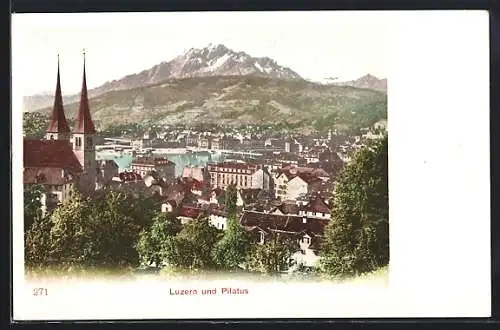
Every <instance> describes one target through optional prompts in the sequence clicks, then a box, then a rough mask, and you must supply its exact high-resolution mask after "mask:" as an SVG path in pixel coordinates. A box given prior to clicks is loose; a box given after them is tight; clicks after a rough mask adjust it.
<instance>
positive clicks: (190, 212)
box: [179, 206, 202, 219]
mask: <svg viewBox="0 0 500 330" xmlns="http://www.w3.org/2000/svg"><path fill="white" fill-rule="evenodd" d="M201 212H202V210H201V209H200V208H197V207H191V206H183V207H181V209H180V211H179V215H180V216H182V217H189V218H193V219H195V218H197V217H198V216H199V215H200V214H201Z"/></svg>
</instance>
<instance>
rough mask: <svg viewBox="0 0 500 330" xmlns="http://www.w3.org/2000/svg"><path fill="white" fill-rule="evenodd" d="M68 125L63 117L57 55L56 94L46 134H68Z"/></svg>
mask: <svg viewBox="0 0 500 330" xmlns="http://www.w3.org/2000/svg"><path fill="white" fill-rule="evenodd" d="M69 132H70V129H69V125H68V121H67V120H66V116H65V115H64V105H63V100H62V93H61V77H60V74H59V54H57V84H56V94H55V99H54V107H53V108H52V118H51V119H50V123H49V126H48V127H47V133H69Z"/></svg>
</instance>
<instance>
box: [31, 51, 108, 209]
mask: <svg viewBox="0 0 500 330" xmlns="http://www.w3.org/2000/svg"><path fill="white" fill-rule="evenodd" d="M75 119H76V120H75V124H74V127H73V128H72V129H71V128H70V127H69V125H68V122H67V120H66V116H65V114H64V106H63V99H62V94H61V81H60V73H59V56H58V61H57V83H56V91H55V100H54V107H53V109H52V116H51V118H50V122H49V125H48V127H47V130H46V134H45V137H44V138H43V139H42V140H29V139H24V141H23V148H24V150H23V156H24V166H23V176H24V178H23V182H24V184H25V185H28V184H40V185H42V186H43V187H44V191H45V192H44V194H43V195H42V210H43V212H44V213H45V212H46V211H48V210H49V209H52V208H53V207H55V206H57V205H58V204H59V203H62V202H64V201H65V200H67V199H68V198H69V197H70V196H71V192H72V190H73V188H76V189H77V190H79V191H80V192H82V193H84V194H91V193H92V192H93V191H95V190H96V189H97V188H98V187H99V185H100V182H99V181H100V178H101V177H102V175H101V167H102V165H104V164H100V162H97V161H96V150H95V139H96V129H95V127H94V123H93V122H92V117H91V115H90V109H89V100H88V96H87V82H86V74H85V53H84V54H83V81H82V90H81V95H80V105H79V108H78V112H77V115H76V118H75Z"/></svg>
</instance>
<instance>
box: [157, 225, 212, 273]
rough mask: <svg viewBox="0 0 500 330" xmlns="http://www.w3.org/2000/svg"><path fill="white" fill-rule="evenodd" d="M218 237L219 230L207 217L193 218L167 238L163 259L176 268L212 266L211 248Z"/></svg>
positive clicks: (206, 267) (205, 267)
mask: <svg viewBox="0 0 500 330" xmlns="http://www.w3.org/2000/svg"><path fill="white" fill-rule="evenodd" d="M219 237H220V232H219V230H218V229H217V228H215V227H214V226H212V224H210V222H209V220H208V218H200V219H196V220H193V221H191V222H189V223H187V224H186V225H184V228H183V229H182V230H181V231H180V233H179V234H177V235H176V236H175V237H170V238H169V239H167V242H166V244H165V250H164V256H165V261H166V263H167V264H169V265H170V266H174V267H177V268H186V269H211V268H213V267H214V263H213V260H212V250H213V248H214V246H215V244H216V243H217V241H218V240H219Z"/></svg>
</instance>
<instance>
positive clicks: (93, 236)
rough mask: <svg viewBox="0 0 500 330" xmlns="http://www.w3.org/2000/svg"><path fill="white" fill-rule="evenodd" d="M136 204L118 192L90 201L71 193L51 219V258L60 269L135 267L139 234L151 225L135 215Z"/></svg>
mask: <svg viewBox="0 0 500 330" xmlns="http://www.w3.org/2000/svg"><path fill="white" fill-rule="evenodd" d="M139 204H140V201H138V200H137V199H135V198H134V197H133V196H131V195H128V194H125V193H122V192H118V191H109V192H107V193H106V194H102V195H99V196H94V197H93V198H90V197H87V198H84V197H83V196H82V195H81V194H80V193H78V192H77V191H74V192H73V194H72V197H71V198H70V199H69V200H68V201H66V202H65V203H63V204H62V205H60V206H59V207H58V208H57V209H56V210H54V212H53V214H52V216H51V220H52V223H53V226H52V228H51V232H50V240H51V255H52V256H53V258H54V259H55V260H56V262H57V263H58V264H60V265H62V266H81V267H99V268H116V267H128V266H137V265H138V264H139V255H138V253H137V250H136V249H135V247H136V244H137V241H138V239H139V234H140V232H141V230H143V229H145V228H146V225H145V223H146V222H151V220H149V221H147V220H146V219H145V218H144V215H142V214H138V212H137V210H136V208H137V207H138V206H139Z"/></svg>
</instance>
